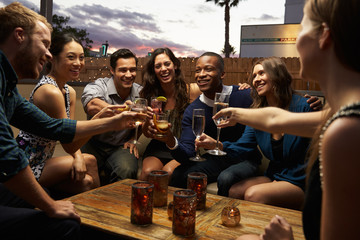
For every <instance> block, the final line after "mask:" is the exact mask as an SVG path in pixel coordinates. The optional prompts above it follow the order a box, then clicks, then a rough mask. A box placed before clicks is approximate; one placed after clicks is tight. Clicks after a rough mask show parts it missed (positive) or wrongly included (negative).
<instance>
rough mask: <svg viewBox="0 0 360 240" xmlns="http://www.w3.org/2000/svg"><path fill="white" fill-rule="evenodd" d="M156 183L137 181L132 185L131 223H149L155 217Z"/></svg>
mask: <svg viewBox="0 0 360 240" xmlns="http://www.w3.org/2000/svg"><path fill="white" fill-rule="evenodd" d="M153 191H154V184H151V183H148V182H136V183H134V184H132V186H131V216H130V219H131V223H133V224H137V225H149V224H151V223H152V217H153Z"/></svg>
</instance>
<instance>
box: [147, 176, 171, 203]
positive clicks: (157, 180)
mask: <svg viewBox="0 0 360 240" xmlns="http://www.w3.org/2000/svg"><path fill="white" fill-rule="evenodd" d="M149 183H152V184H154V201H153V202H154V207H163V206H166V205H167V197H168V183H169V173H168V172H166V171H163V170H154V171H151V172H150V174H149Z"/></svg>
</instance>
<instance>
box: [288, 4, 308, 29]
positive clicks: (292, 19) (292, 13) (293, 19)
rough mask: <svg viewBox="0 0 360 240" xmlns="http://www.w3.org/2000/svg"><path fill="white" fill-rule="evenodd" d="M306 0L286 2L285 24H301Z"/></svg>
mask: <svg viewBox="0 0 360 240" xmlns="http://www.w3.org/2000/svg"><path fill="white" fill-rule="evenodd" d="M304 3H305V0H286V3H285V17H284V23H285V24H287V23H300V22H301V19H302V17H303V7H304Z"/></svg>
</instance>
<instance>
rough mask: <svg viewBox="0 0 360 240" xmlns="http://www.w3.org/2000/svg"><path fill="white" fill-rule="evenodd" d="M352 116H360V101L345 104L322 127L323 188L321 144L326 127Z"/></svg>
mask: <svg viewBox="0 0 360 240" xmlns="http://www.w3.org/2000/svg"><path fill="white" fill-rule="evenodd" d="M350 116H358V117H360V102H355V103H352V104H349V105H345V106H343V107H341V108H340V109H339V111H337V112H336V113H335V114H334V115H332V117H331V118H329V119H328V120H327V121H326V123H325V125H324V126H323V127H322V129H321V134H320V137H319V138H320V141H319V172H320V182H321V188H323V184H324V183H323V159H322V154H321V146H322V140H323V137H324V133H325V131H326V129H327V128H328V127H329V126H330V124H331V123H332V122H333V121H335V120H336V119H338V118H340V117H350Z"/></svg>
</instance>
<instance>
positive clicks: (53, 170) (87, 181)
mask: <svg viewBox="0 0 360 240" xmlns="http://www.w3.org/2000/svg"><path fill="white" fill-rule="evenodd" d="M83 156H84V160H85V163H86V168H87V173H86V175H85V177H84V179H83V180H82V181H73V180H72V179H71V169H72V164H73V160H74V159H73V157H72V156H70V155H68V156H61V157H55V158H51V159H49V160H48V161H46V163H45V166H44V169H43V172H42V174H41V177H40V179H39V183H40V184H41V185H42V186H44V187H54V188H56V189H58V190H61V191H64V192H68V193H72V194H76V193H80V192H84V191H87V190H90V189H93V188H96V187H99V186H100V181H99V175H98V170H97V163H96V159H95V157H94V156H93V155H90V154H84V155H83Z"/></svg>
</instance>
